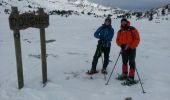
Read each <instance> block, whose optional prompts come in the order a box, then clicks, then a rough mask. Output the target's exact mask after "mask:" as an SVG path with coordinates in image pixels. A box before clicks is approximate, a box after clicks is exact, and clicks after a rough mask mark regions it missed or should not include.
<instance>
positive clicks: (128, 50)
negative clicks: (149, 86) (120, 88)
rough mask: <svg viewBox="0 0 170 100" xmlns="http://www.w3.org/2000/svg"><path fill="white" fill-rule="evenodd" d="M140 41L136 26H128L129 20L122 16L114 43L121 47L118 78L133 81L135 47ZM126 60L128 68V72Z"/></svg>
mask: <svg viewBox="0 0 170 100" xmlns="http://www.w3.org/2000/svg"><path fill="white" fill-rule="evenodd" d="M139 42H140V36H139V32H138V30H137V29H136V28H134V27H132V26H130V22H129V21H128V20H127V19H125V18H123V19H122V20H121V27H120V30H119V31H118V33H117V38H116V43H117V45H118V46H119V47H121V54H122V62H123V64H122V74H121V75H119V76H118V79H119V80H130V81H134V77H135V67H136V64H135V57H136V48H137V47H138V44H139ZM128 62H129V65H130V70H129V72H128Z"/></svg>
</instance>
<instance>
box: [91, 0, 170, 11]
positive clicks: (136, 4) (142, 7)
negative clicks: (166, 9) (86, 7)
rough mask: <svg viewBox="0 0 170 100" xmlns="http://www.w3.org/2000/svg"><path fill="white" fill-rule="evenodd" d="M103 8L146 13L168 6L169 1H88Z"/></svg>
mask: <svg viewBox="0 0 170 100" xmlns="http://www.w3.org/2000/svg"><path fill="white" fill-rule="evenodd" d="M89 1H92V2H95V3H99V4H103V5H105V6H112V7H119V8H121V9H127V10H135V11H147V10H150V9H152V8H155V7H156V8H157V7H161V6H164V5H166V4H170V0H89Z"/></svg>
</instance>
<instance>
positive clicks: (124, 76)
mask: <svg viewBox="0 0 170 100" xmlns="http://www.w3.org/2000/svg"><path fill="white" fill-rule="evenodd" d="M127 78H128V76H127V74H121V75H120V74H118V77H117V78H116V79H117V80H120V81H123V80H126V79H127Z"/></svg>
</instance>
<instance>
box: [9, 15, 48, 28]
mask: <svg viewBox="0 0 170 100" xmlns="http://www.w3.org/2000/svg"><path fill="white" fill-rule="evenodd" d="M9 25H10V29H11V30H16V29H19V30H22V29H26V28H29V27H33V28H47V27H48V26H49V15H47V14H46V13H44V12H42V13H41V12H40V13H39V14H38V15H36V14H35V13H23V14H18V13H17V12H12V13H11V14H10V16H9Z"/></svg>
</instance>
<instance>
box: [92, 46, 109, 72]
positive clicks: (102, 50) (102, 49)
mask: <svg viewBox="0 0 170 100" xmlns="http://www.w3.org/2000/svg"><path fill="white" fill-rule="evenodd" d="M102 53H104V63H103V68H104V69H106V68H107V65H108V64H109V54H110V47H102V46H100V45H97V49H96V52H95V54H94V56H93V61H92V69H91V70H96V66H97V63H98V59H99V58H100V57H101V54H102Z"/></svg>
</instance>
